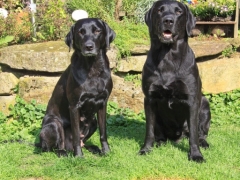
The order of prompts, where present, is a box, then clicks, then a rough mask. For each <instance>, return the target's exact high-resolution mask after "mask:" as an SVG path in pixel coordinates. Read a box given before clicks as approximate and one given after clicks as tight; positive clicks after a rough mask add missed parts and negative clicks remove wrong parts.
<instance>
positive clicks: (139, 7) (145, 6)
mask: <svg viewBox="0 0 240 180" xmlns="http://www.w3.org/2000/svg"><path fill="white" fill-rule="evenodd" d="M155 1H156V0H141V1H138V2H137V4H136V10H135V16H136V20H137V22H140V23H145V20H144V17H145V14H146V12H147V11H148V10H149V9H150V8H151V7H152V5H153V3H154V2H155Z"/></svg>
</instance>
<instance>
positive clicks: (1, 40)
mask: <svg viewBox="0 0 240 180" xmlns="http://www.w3.org/2000/svg"><path fill="white" fill-rule="evenodd" d="M13 40H14V36H6V37H2V38H0V47H3V46H4V45H6V44H7V43H9V42H11V41H13Z"/></svg>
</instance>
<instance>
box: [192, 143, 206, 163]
mask: <svg viewBox="0 0 240 180" xmlns="http://www.w3.org/2000/svg"><path fill="white" fill-rule="evenodd" d="M188 160H190V161H191V160H192V161H195V162H198V163H202V162H205V160H204V159H203V156H202V154H201V152H200V150H199V148H198V147H197V146H193V147H191V148H190V151H189V153H188Z"/></svg>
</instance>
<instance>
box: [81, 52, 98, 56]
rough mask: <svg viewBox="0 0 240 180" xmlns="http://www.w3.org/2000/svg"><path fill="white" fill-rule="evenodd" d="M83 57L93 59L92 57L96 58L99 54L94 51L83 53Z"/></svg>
mask: <svg viewBox="0 0 240 180" xmlns="http://www.w3.org/2000/svg"><path fill="white" fill-rule="evenodd" d="M82 55H83V56H86V57H92V56H96V55H97V53H96V52H93V51H82Z"/></svg>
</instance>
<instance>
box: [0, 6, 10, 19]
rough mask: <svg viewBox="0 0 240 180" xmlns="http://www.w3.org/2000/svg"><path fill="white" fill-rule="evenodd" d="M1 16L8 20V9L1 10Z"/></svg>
mask: <svg viewBox="0 0 240 180" xmlns="http://www.w3.org/2000/svg"><path fill="white" fill-rule="evenodd" d="M0 16H3V17H4V18H6V17H7V16H8V12H7V10H6V9H3V8H0Z"/></svg>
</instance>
